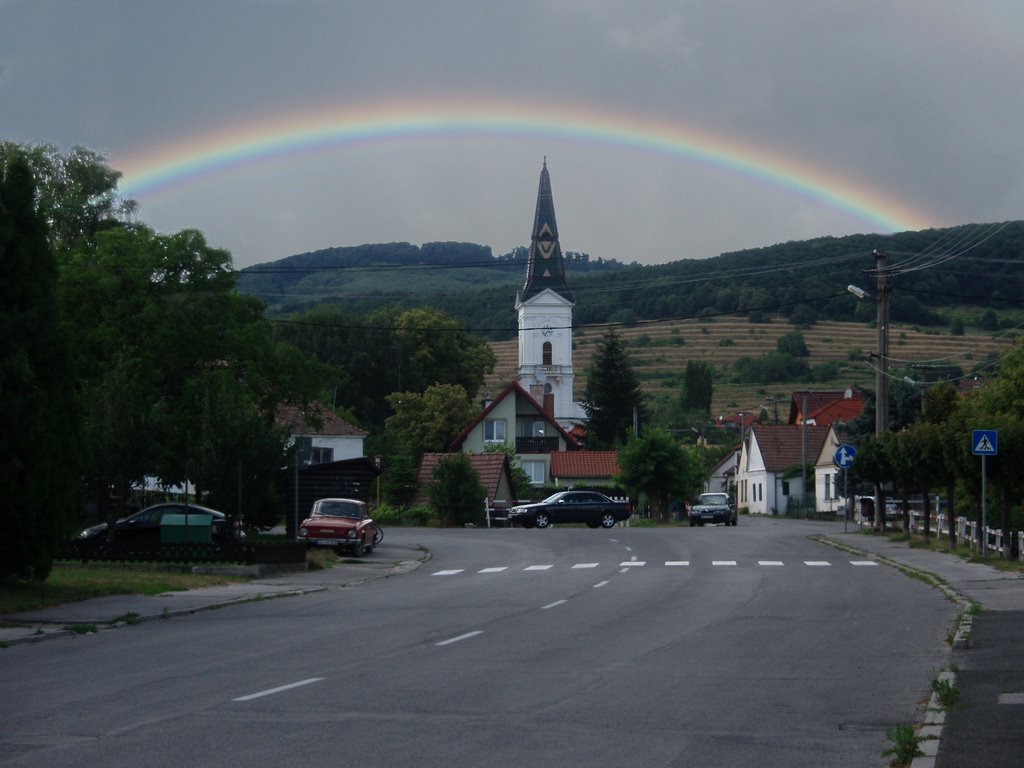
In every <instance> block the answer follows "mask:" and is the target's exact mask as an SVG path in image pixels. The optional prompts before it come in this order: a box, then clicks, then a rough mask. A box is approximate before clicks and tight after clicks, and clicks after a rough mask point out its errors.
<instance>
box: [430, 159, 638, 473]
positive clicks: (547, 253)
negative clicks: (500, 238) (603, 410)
mask: <svg viewBox="0 0 1024 768" xmlns="http://www.w3.org/2000/svg"><path fill="white" fill-rule="evenodd" d="M574 304H575V299H574V297H573V293H572V291H571V290H570V289H569V285H568V283H567V282H566V279H565V263H564V260H563V258H562V247H561V245H560V244H559V241H558V224H557V223H556V221H555V205H554V199H553V196H552V194H551V177H550V175H549V174H548V166H547V159H546V158H545V160H544V164H543V167H542V168H541V172H540V186H539V188H538V191H537V207H536V213H535V214H534V219H533V231H532V233H531V238H530V250H529V255H528V257H527V265H526V281H525V283H524V284H523V286H522V288H520V289H519V290H518V291H517V293H516V303H515V307H516V312H517V315H518V320H519V366H518V370H517V375H516V378H515V380H513V381H512V382H510V383H509V384H508V385H507V386H506V387H505V388H504V389H503V390H502V391H501V392H500V393H498V395H496V396H495V397H494V398H493V399H491V398H487V399H485V400H484V402H483V404H482V405H483V408H482V410H481V412H480V414H479V415H478V416H477V417H476V418H475V419H474V420H473V421H472V423H470V424H469V426H467V427H466V428H465V429H464V430H463V431H462V432H461V433H460V434H459V436H458V437H456V438H455V440H453V441H452V443H451V445H450V446H449V450H451V451H462V452H463V453H467V454H470V455H471V457H472V458H476V459H477V460H482V458H483V457H482V456H481V454H484V453H485V451H486V450H487V448H488V447H489V446H492V445H496V444H500V443H509V444H512V445H514V446H515V451H516V454H517V455H518V457H519V463H520V466H521V467H522V468H523V470H524V471H525V472H526V474H527V475H528V476H529V477H530V481H531V482H532V483H533V484H534V485H544V484H546V483H553V484H555V485H560V484H565V485H573V484H588V483H600V482H604V483H607V482H609V481H610V479H611V477H612V476H614V475H615V474H616V473H617V471H618V467H617V464H616V457H615V452H614V451H584V450H583V447H582V445H581V444H580V442H579V441H578V440H577V437H576V433H575V432H574V431H573V430H574V428H576V427H578V426H579V425H581V424H582V423H583V422H584V420H585V418H586V415H585V412H584V410H583V407H582V405H581V404H580V403H577V402H575V401H574V400H573V380H574V379H573V364H572V309H573V305H574Z"/></svg>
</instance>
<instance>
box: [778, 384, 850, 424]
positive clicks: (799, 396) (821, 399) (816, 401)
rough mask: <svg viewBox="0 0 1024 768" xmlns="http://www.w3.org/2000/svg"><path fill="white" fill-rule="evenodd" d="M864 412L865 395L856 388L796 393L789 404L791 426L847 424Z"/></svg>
mask: <svg viewBox="0 0 1024 768" xmlns="http://www.w3.org/2000/svg"><path fill="white" fill-rule="evenodd" d="M863 412H864V395H863V394H861V391H860V390H859V389H857V388H856V387H848V388H847V389H843V390H827V391H826V390H816V391H806V392H794V393H793V399H792V400H791V401H790V404H789V423H790V424H804V423H806V424H816V425H819V426H821V425H824V426H827V425H829V424H838V423H843V424H846V423H848V422H851V421H853V420H854V419H856V418H857V417H858V416H860V415H861V414H862V413H863Z"/></svg>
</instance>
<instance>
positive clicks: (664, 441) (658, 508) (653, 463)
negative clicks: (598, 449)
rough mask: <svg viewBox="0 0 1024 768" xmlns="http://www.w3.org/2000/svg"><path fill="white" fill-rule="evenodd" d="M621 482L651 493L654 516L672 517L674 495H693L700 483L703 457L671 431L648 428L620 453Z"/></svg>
mask: <svg viewBox="0 0 1024 768" xmlns="http://www.w3.org/2000/svg"><path fill="white" fill-rule="evenodd" d="M618 462H619V482H620V483H622V484H623V485H624V486H625V487H627V488H629V489H631V490H634V491H639V492H643V493H645V494H647V496H648V497H649V498H650V499H651V502H652V503H651V507H652V512H653V514H654V516H655V517H656V518H657V519H658V520H659V521H661V522H667V521H668V508H669V503H670V501H671V498H672V497H680V496H690V495H692V493H693V492H694V491H696V489H697V488H698V487H699V485H700V479H701V477H700V461H699V459H698V458H697V457H696V456H694V455H693V454H692V453H691V452H690V451H688V450H687V449H686V448H684V447H683V446H681V445H680V444H679V443H677V442H676V441H675V440H673V439H672V437H671V436H670V435H669V433H668V432H665V431H664V430H660V429H652V430H648V431H645V432H644V434H643V435H641V436H640V437H634V438H632V439H631V440H630V441H629V442H627V443H626V444H625V445H624V446H623V447H622V448H620V449H619V453H618Z"/></svg>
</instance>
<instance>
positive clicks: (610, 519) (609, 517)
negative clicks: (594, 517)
mask: <svg viewBox="0 0 1024 768" xmlns="http://www.w3.org/2000/svg"><path fill="white" fill-rule="evenodd" d="M601 527H602V528H614V527H615V515H613V514H612V513H611V512H605V513H604V514H603V515H601Z"/></svg>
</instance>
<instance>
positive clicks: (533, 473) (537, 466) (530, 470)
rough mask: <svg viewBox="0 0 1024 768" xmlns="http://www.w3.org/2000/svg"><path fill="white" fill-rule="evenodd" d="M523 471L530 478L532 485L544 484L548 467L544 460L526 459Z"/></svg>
mask: <svg viewBox="0 0 1024 768" xmlns="http://www.w3.org/2000/svg"><path fill="white" fill-rule="evenodd" d="M523 472H525V473H526V475H527V477H529V478H530V483H531V484H532V485H544V479H545V478H544V475H545V474H546V467H545V464H544V462H543V461H524V462H523Z"/></svg>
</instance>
